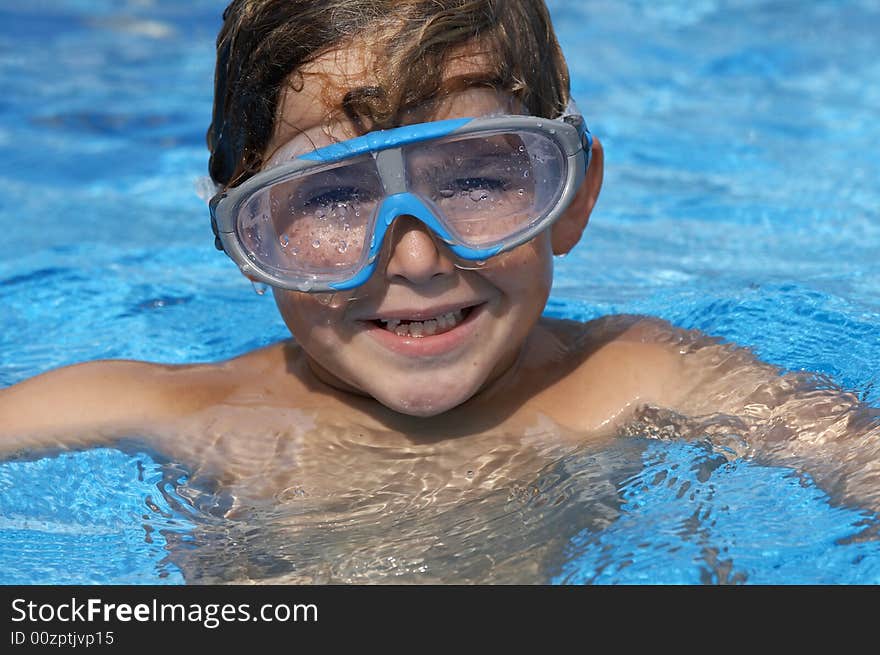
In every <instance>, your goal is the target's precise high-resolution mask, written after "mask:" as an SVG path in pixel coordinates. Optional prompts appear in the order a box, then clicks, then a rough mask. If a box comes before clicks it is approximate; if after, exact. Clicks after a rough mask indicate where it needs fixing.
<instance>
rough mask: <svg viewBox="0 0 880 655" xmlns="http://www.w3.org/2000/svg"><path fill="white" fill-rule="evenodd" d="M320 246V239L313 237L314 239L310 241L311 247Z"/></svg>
mask: <svg viewBox="0 0 880 655" xmlns="http://www.w3.org/2000/svg"><path fill="white" fill-rule="evenodd" d="M320 247H321V240H320V239H315V240H314V241H312V248H320Z"/></svg>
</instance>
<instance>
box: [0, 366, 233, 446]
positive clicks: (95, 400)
mask: <svg viewBox="0 0 880 655" xmlns="http://www.w3.org/2000/svg"><path fill="white" fill-rule="evenodd" d="M216 379H217V375H216V374H212V373H211V372H210V371H209V370H208V367H198V366H165V365H158V364H150V363H146V362H136V361H125V360H113V361H95V362H87V363H83V364H76V365H73V366H66V367H63V368H59V369H55V370H52V371H49V372H47V373H43V374H41V375H38V376H36V377H33V378H30V379H28V380H25V381H23V382H20V383H18V384H15V385H13V386H11V387H7V388H5V389H0V453H10V452H14V451H18V450H23V449H28V450H31V449H44V448H54V447H62V448H76V447H85V446H91V445H97V444H101V443H108V442H111V441H113V440H114V439H115V438H119V437H122V436H128V435H138V436H144V437H149V435H150V434H151V432H153V430H154V429H155V427H156V426H157V425H160V424H161V423H163V422H165V421H168V420H173V419H174V418H175V417H178V416H181V415H183V414H185V413H187V412H190V411H194V410H196V409H198V408H199V407H201V406H204V405H205V404H208V403H210V402H212V401H213V400H214V399H215V398H216V396H217V394H218V393H221V392H222V389H221V388H220V387H219V385H218V384H217V383H216V382H214V380H216Z"/></svg>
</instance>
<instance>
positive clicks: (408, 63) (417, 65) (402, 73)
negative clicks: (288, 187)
mask: <svg viewBox="0 0 880 655" xmlns="http://www.w3.org/2000/svg"><path fill="white" fill-rule="evenodd" d="M366 35H376V36H375V41H376V42H375V43H370V42H369V40H368V43H367V46H368V47H371V48H373V50H372V54H374V55H376V58H375V59H376V61H377V65H376V69H375V71H373V73H374V74H375V77H374V79H373V80H371V81H375V84H372V85H370V86H365V87H361V88H356V89H351V90H349V91H348V92H347V93H346V94H345V96H344V98H343V99H342V101H341V106H340V109H341V110H343V111H345V113H346V114H347V115H348V116H349V117H350V118H351V119H352V122H353V123H354V124H355V126H356V127H357V128H358V129H359V130H360V131H362V132H363V131H367V127H366V126H367V125H369V126H370V128H369V129H376V128H378V127H390V126H393V125H395V124H397V121H398V119H399V117H400V116H401V114H402V113H403V112H404V111H406V110H407V109H408V108H412V107H415V106H417V105H419V104H421V103H423V102H425V101H427V100H429V99H431V98H434V97H437V96H438V94H442V92H443V91H444V90H445V89H442V88H441V81H442V80H443V70H444V66H445V64H446V62H447V60H448V57H449V55H450V53H451V52H454V51H455V49H456V48H460V47H463V46H467V45H469V44H476V45H477V46H478V48H479V52H480V53H481V54H482V55H484V56H485V57H486V59H487V66H488V70H486V71H484V72H483V74H482V75H481V76H480V77H479V79H473V80H467V79H463V80H459V83H460V84H463V85H465V86H469V85H483V86H490V87H493V88H496V89H498V90H501V91H506V92H508V93H510V94H511V95H513V96H514V97H515V98H517V99H518V100H519V101H520V102H521V103H522V105H523V106H524V108H525V109H526V110H527V111H528V113H529V114H531V115H534V116H543V117H546V118H554V117H556V116H558V115H560V114H561V113H562V111H563V110H564V109H565V106H566V104H567V103H568V98H569V76H568V69H567V67H566V65H565V60H564V59H563V56H562V52H561V50H560V48H559V44H558V42H557V40H556V36H555V34H554V32H553V26H552V24H551V22H550V16H549V13H548V11H547V7H546V6H545V4H544V0H233V2H232V3H231V4H230V5H229V6H228V7H227V8H226V10H225V11H224V12H223V27H222V28H221V30H220V33H219V35H218V37H217V67H216V71H215V79H214V110H213V117H212V121H211V126H210V127H209V128H208V135H207V141H208V149H209V150H210V151H211V158H210V163H209V171H210V175H211V178H212V179H213V180H214V182H215V183H217V184H219V185H221V186H224V187H231V186H236V185H238V184H241V183H242V182H243V181H244V180H246V179H247V178H248V177H250V176H251V175H253V174H254V173H256V172H258V171H259V169H260V167H261V166H262V164H263V154H264V152H265V149H266V146H267V144H268V143H269V140H270V139H271V137H272V134H273V130H274V127H275V120H276V113H277V107H278V101H279V94H280V93H281V91H282V89H284V88H285V86H286V85H288V84H292V85H293V88H294V90H298V88H301V83H302V80H301V78H300V79H299V80H298V79H297V75H296V73H297V71H299V69H300V68H301V67H302V66H304V65H305V64H308V63H309V62H311V61H314V60H315V59H316V58H318V57H320V56H321V55H323V54H325V53H327V52H330V51H333V50H335V49H339V48H342V47H345V45H347V44H348V43H351V42H352V41H353V40H354V39H357V38H359V37H365V36H366Z"/></svg>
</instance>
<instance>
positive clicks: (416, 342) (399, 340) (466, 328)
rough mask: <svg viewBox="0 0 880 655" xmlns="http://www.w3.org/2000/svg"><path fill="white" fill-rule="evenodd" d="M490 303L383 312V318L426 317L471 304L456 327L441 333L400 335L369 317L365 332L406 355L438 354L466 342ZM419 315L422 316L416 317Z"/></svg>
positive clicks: (421, 318) (365, 323)
mask: <svg viewBox="0 0 880 655" xmlns="http://www.w3.org/2000/svg"><path fill="white" fill-rule="evenodd" d="M487 306H488V303H486V302H483V303H480V304H478V305H450V306H449V307H448V308H447V307H441V308H439V310H440V311H439V312H438V311H437V310H436V309H431V310H430V312H436V313H430V312H406V313H405V312H393V313H390V314H387V315H385V314H383V315H382V319H383V320H394V319H399V320H414V321H419V320H426V319H429V318H434V317H435V316H439V315H440V314H445V313H447V312H450V311H455V310H457V309H464V308H467V307H472V309H471V310H470V313H468V315H467V317H466V318H465V319H464V320H463V321H462V322H461V323H459V324H458V325H456V326H455V327H454V328H453V329H451V330H449V331H448V332H443V333H442V334H434V335H431V336H423V337H410V336H407V337H400V336H397V335H396V334H395V333H394V332H390V331H388V330H386V329H385V328H383V327H379V326H378V325H375V324H374V323H373V321H374V320H376V319H366V320H364V321H363V324H364V326H365V328H364V332H365V333H366V334H367V335H368V336H369V337H371V338H373V339H375V340H376V341H377V342H378V343H379V344H380V345H381V346H383V347H384V348H387V349H388V350H391V351H393V352H395V353H398V354H401V355H406V356H408V357H436V356H438V355H445V354H446V353H450V352H452V351H453V350H455V349H456V348H458V347H460V346H461V345H463V344H464V343H465V342H467V341H468V340H469V339H470V337H471V336H472V335H473V333H474V332H475V330H476V322H477V320H478V319H479V318H480V316H482V315H483V313H484V312H485V311H486V307H487ZM417 317H420V318H417ZM377 318H378V317H377Z"/></svg>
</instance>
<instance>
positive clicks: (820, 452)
mask: <svg viewBox="0 0 880 655" xmlns="http://www.w3.org/2000/svg"><path fill="white" fill-rule="evenodd" d="M657 323H659V322H657ZM657 323H655V329H656V326H657ZM667 326H668V324H667ZM666 330H667V332H666V337H665V338H664V339H661V340H660V341H659V342H658V343H661V344H662V347H664V348H666V349H668V350H670V352H672V353H674V354H676V353H677V357H678V359H679V362H680V365H679V366H677V367H670V368H668V369H667V370H668V372H669V374H670V376H671V379H669V380H668V381H667V383H666V385H665V393H664V395H665V398H663V399H662V401H665V402H663V403H662V404H663V405H665V406H666V407H667V408H668V409H671V410H673V411H674V412H675V413H677V414H679V415H681V417H686V418H685V419H684V421H683V423H684V424H685V425H686V426H687V427H686V428H685V430H684V432H685V433H686V434H685V436H689V437H694V438H701V437H708V438H709V439H727V438H728V437H729V435H730V434H731V433H735V434H736V435H737V437H738V439H739V444H740V446H741V452H738V454H740V455H747V456H751V457H754V458H755V459H757V460H760V461H762V462H766V463H768V464H774V465H779V466H786V467H791V468H794V469H797V470H801V471H803V472H806V473H808V474H810V476H811V477H812V478H813V479H814V480H815V481H816V482H817V483H818V484H819V485H820V486H821V487H822V488H823V489H824V490H825V491H827V492H828V493H829V494H830V495H831V496H832V497H833V498H835V499H836V500H840V501H843V502H847V503H852V504H855V505H859V506H862V507H866V508H870V509H871V510H873V511H875V512H880V408H876V407H871V406H869V405H867V404H866V403H864V402H862V401H861V400H860V399H859V397H858V396H857V395H856V394H854V393H852V392H848V391H845V390H843V389H841V388H840V387H839V386H838V385H836V384H834V383H833V382H831V381H830V380H828V379H826V378H823V377H822V376H819V375H816V374H810V373H803V372H796V373H785V374H783V373H782V371H781V370H780V369H778V368H776V367H775V366H771V365H769V364H767V363H765V362H761V361H760V360H758V359H757V358H756V357H755V356H754V355H753V354H752V353H751V352H750V351H749V350H747V349H746V348H742V347H738V346H735V345H731V344H721V343H718V340H716V339H712V338H709V337H707V336H706V335H704V334H702V333H699V332H697V331H682V330H677V329H676V328H674V327H672V326H668V327H667V328H666ZM659 405H660V403H658V406H659ZM726 443H730V442H729V441H728V442H726ZM735 450H737V449H736V448H735Z"/></svg>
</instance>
